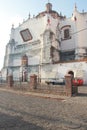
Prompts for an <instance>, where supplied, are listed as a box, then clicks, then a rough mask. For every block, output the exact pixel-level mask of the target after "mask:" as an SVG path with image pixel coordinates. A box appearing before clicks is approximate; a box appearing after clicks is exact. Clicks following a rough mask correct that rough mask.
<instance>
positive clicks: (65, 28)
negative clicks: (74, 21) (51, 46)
mask: <svg viewBox="0 0 87 130" xmlns="http://www.w3.org/2000/svg"><path fill="white" fill-rule="evenodd" d="M61 31H62V38H61V40H68V39H71V34H70V32H71V25H66V26H63V27H62V28H61Z"/></svg>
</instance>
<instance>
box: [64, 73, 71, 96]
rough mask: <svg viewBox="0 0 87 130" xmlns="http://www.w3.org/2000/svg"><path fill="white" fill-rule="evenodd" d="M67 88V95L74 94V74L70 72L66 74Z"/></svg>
mask: <svg viewBox="0 0 87 130" xmlns="http://www.w3.org/2000/svg"><path fill="white" fill-rule="evenodd" d="M65 90H66V96H70V97H71V96H72V76H71V75H70V74H67V75H65Z"/></svg>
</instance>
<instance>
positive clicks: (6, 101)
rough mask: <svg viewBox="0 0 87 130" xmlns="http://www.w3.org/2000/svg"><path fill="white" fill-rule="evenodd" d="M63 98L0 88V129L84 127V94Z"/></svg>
mask: <svg viewBox="0 0 87 130" xmlns="http://www.w3.org/2000/svg"><path fill="white" fill-rule="evenodd" d="M85 89H86V90H87V88H85ZM63 99H64V100H61V99H58V98H55V99H53V98H42V97H40V96H34V95H33V96H32V95H28V94H22V93H18V92H17V93H16V92H11V91H4V90H0V130H73V129H75V130H87V95H86V94H84V95H79V96H77V97H70V98H69V97H68V98H64V97H63Z"/></svg>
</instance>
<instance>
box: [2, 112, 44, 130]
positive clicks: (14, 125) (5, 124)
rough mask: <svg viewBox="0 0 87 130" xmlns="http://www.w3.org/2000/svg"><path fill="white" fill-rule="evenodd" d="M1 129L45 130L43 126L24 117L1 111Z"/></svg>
mask: <svg viewBox="0 0 87 130" xmlns="http://www.w3.org/2000/svg"><path fill="white" fill-rule="evenodd" d="M0 130H44V129H43V128H41V127H39V126H37V125H35V124H32V123H29V122H27V121H24V120H23V119H22V117H19V116H10V115H7V114H3V113H0Z"/></svg>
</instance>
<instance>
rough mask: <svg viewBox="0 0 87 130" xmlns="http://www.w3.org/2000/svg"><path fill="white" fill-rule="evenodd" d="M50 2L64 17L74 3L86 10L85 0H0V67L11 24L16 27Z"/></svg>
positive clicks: (68, 13)
mask: <svg viewBox="0 0 87 130" xmlns="http://www.w3.org/2000/svg"><path fill="white" fill-rule="evenodd" d="M48 1H49V2H50V3H52V5H53V10H55V11H57V12H58V13H60V12H61V13H62V15H66V17H71V16H72V12H73V8H74V5H75V3H76V4H77V8H78V10H79V11H80V12H82V10H83V9H84V11H85V12H87V0H0V69H1V68H2V67H3V63H4V56H5V47H6V44H7V43H8V42H9V38H10V30H11V26H12V24H14V27H17V26H18V25H19V23H22V22H23V19H25V20H26V19H27V18H28V15H29V13H30V14H31V17H32V16H33V15H37V14H38V13H39V12H42V11H44V10H45V4H46V3H47V2H48Z"/></svg>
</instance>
